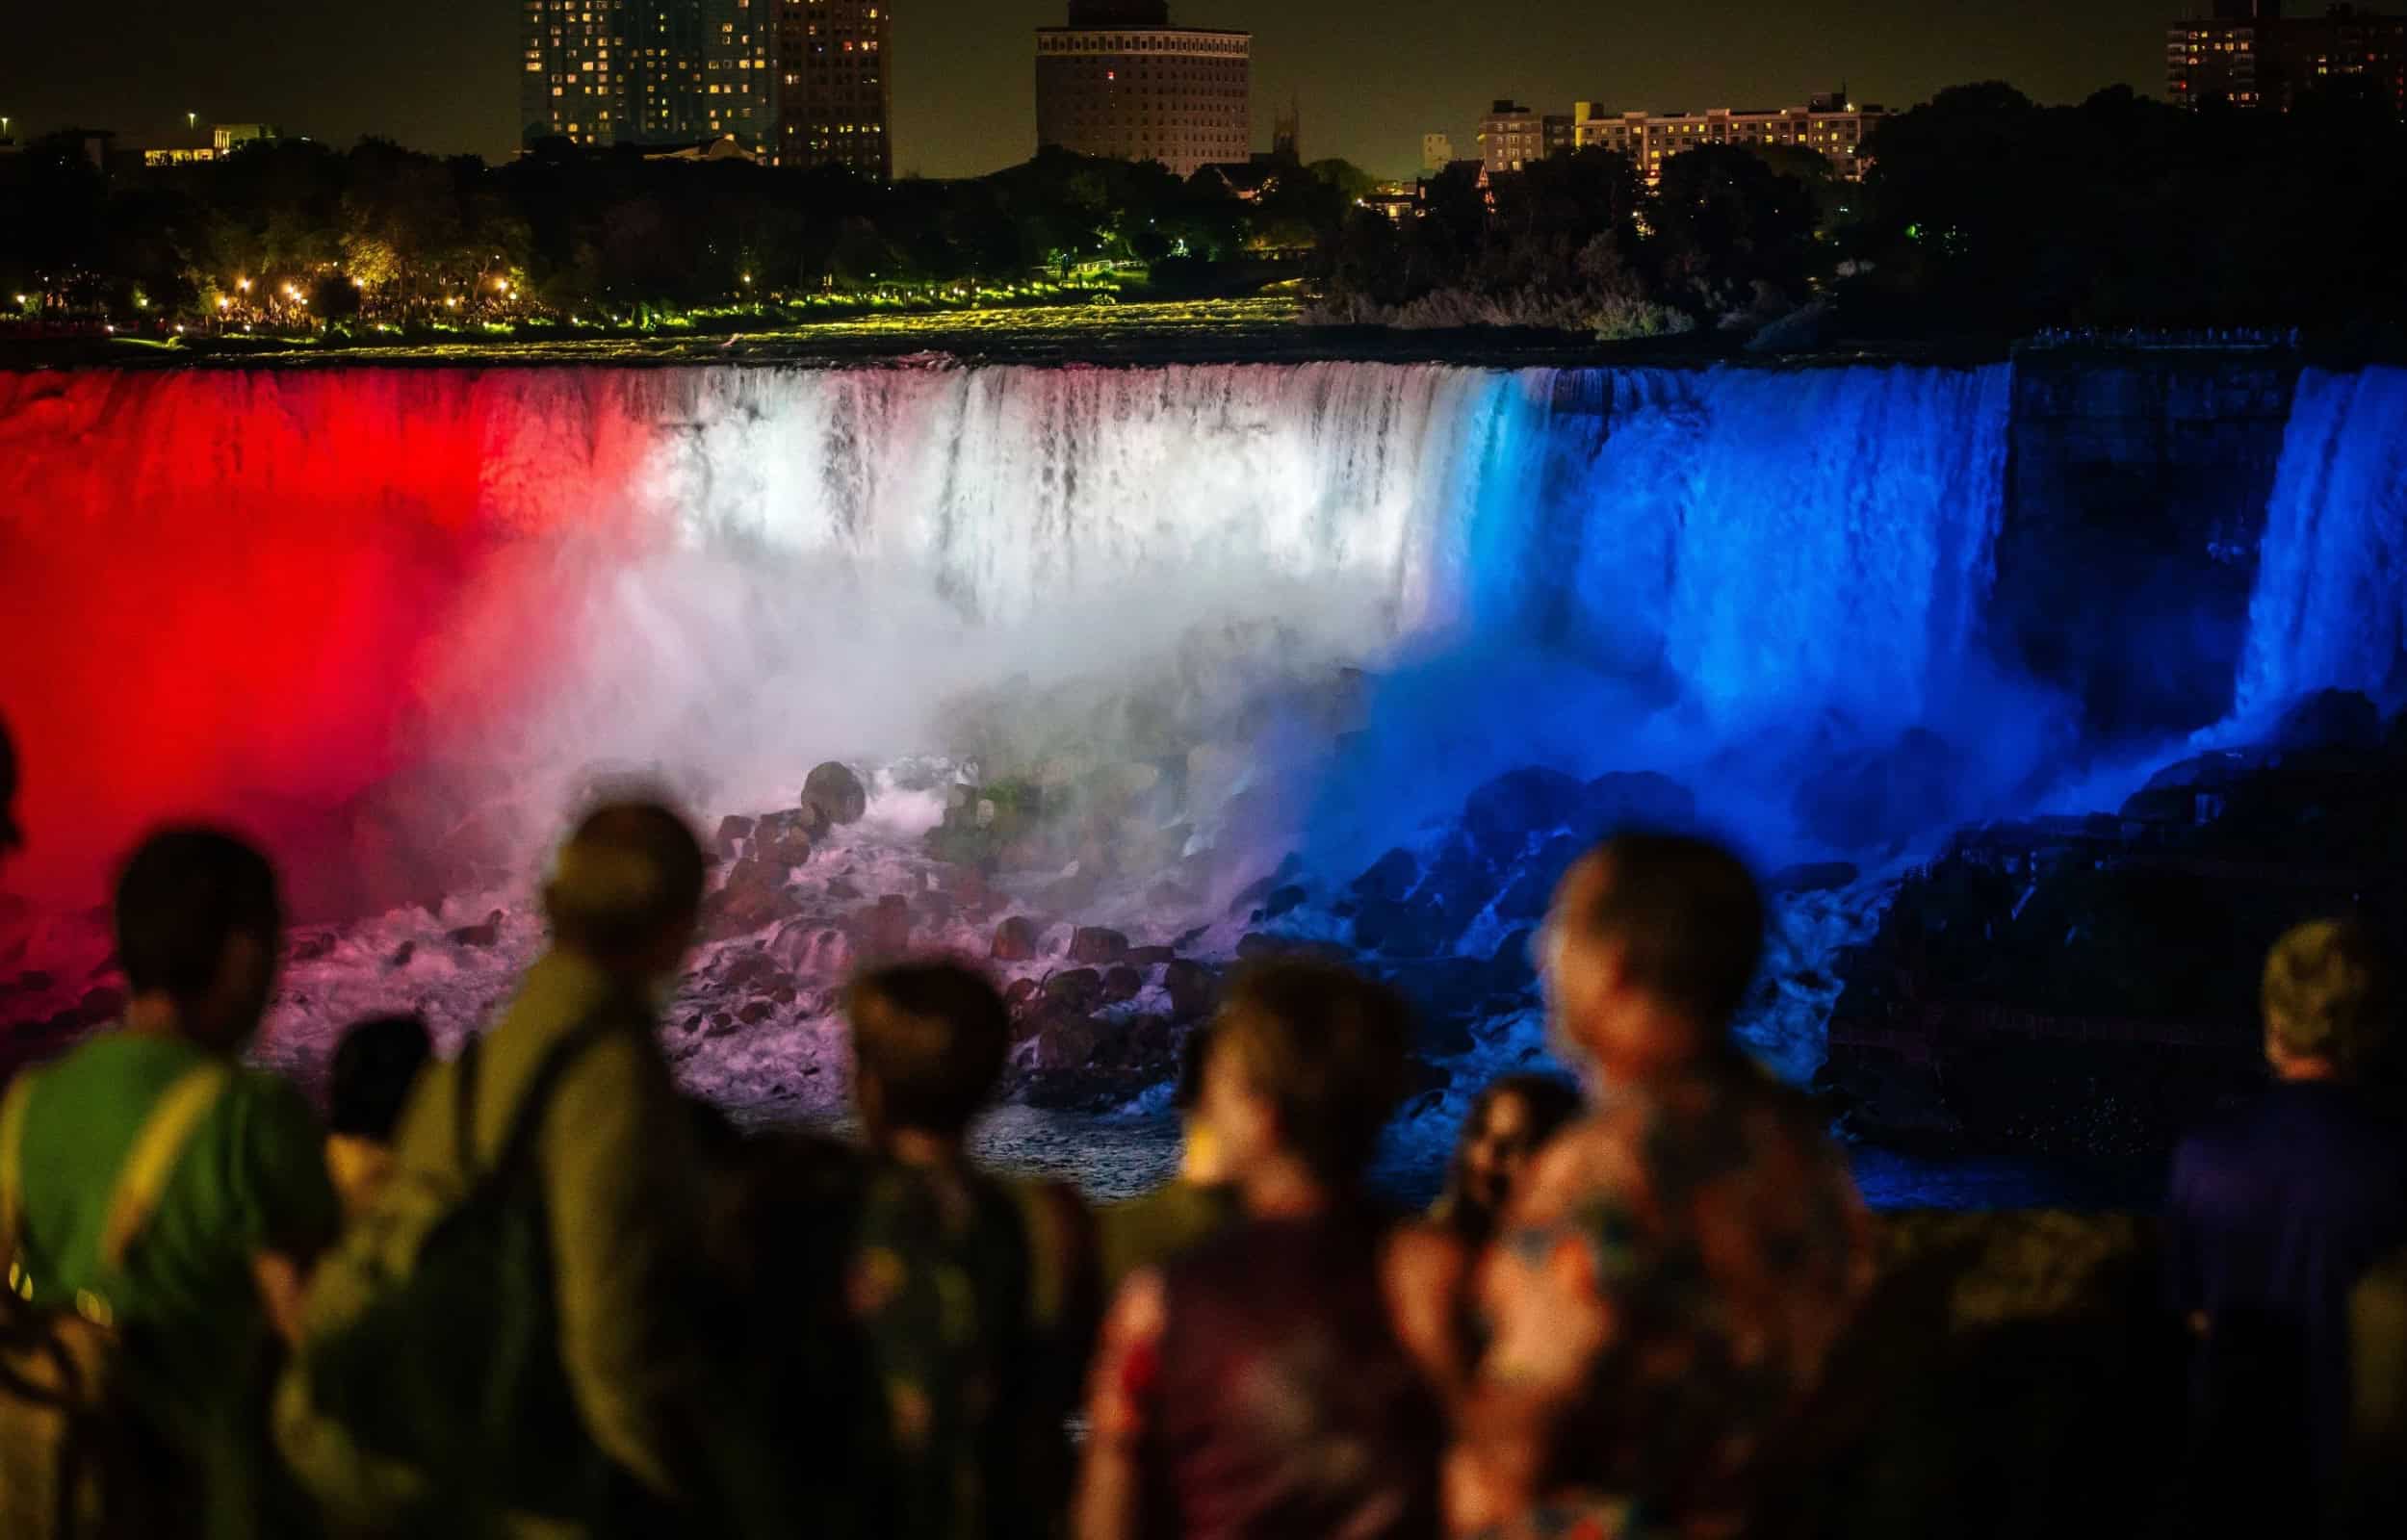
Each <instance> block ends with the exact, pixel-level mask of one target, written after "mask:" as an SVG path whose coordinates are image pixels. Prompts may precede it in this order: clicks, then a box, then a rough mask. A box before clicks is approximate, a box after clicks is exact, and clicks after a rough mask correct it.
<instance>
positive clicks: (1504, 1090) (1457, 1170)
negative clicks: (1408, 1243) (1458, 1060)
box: [1445, 1075, 1580, 1236]
mask: <svg viewBox="0 0 2407 1540" xmlns="http://www.w3.org/2000/svg"><path fill="white" fill-rule="evenodd" d="M1579 1112H1580V1091H1579V1088H1578V1087H1576V1086H1574V1085H1572V1084H1571V1083H1570V1082H1568V1081H1565V1080H1557V1079H1556V1078H1555V1077H1553V1076H1552V1075H1506V1076H1504V1077H1503V1078H1502V1079H1500V1080H1493V1081H1490V1082H1488V1087H1487V1089H1485V1090H1483V1091H1481V1092H1480V1093H1479V1096H1478V1099H1476V1100H1475V1101H1473V1102H1472V1103H1471V1111H1470V1116H1468V1117H1465V1118H1463V1119H1462V1135H1461V1137H1460V1138H1458V1139H1457V1140H1456V1142H1455V1146H1454V1162H1453V1164H1452V1165H1451V1166H1450V1167H1449V1168H1448V1169H1447V1177H1446V1201H1445V1213H1446V1219H1447V1220H1448V1221H1449V1222H1451V1223H1452V1224H1454V1225H1455V1226H1456V1227H1457V1228H1458V1229H1461V1230H1462V1231H1463V1232H1464V1233H1466V1234H1470V1235H1475V1236H1485V1235H1487V1234H1488V1232H1489V1231H1491V1230H1493V1229H1494V1228H1495V1223H1496V1218H1497V1216H1498V1215H1499V1214H1500V1213H1501V1212H1502V1211H1503V1209H1504V1206H1505V1202H1506V1200H1507V1199H1509V1198H1510V1197H1511V1196H1512V1195H1513V1187H1514V1183H1515V1182H1516V1181H1518V1180H1519V1179H1520V1175H1521V1173H1522V1172H1523V1171H1524V1170H1526V1169H1528V1168H1529V1164H1530V1162H1531V1160H1532V1159H1533V1158H1535V1157H1536V1156H1537V1154H1538V1152H1539V1151H1540V1149H1542V1148H1544V1147H1545V1144H1546V1142H1547V1141H1548V1140H1550V1139H1552V1138H1554V1137H1555V1135H1556V1133H1557V1132H1559V1131H1560V1130H1561V1129H1562V1128H1563V1126H1564V1125H1565V1124H1566V1123H1568V1122H1569V1121H1571V1119H1572V1118H1574V1117H1578V1116H1579Z"/></svg>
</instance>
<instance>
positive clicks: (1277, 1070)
mask: <svg viewBox="0 0 2407 1540" xmlns="http://www.w3.org/2000/svg"><path fill="white" fill-rule="evenodd" d="M1411 1038H1412V1016H1411V1011H1410V1009H1408V1008H1407V1007H1406V1005H1405V1003H1404V1001H1403V999H1402V998H1401V997H1400V996H1399V995H1397V994H1396V992H1395V991H1394V990H1392V989H1390V988H1386V987H1385V986H1384V985H1380V984H1374V983H1372V982H1371V981H1370V980H1368V979H1366V978H1364V977H1362V976H1361V975H1360V974H1359V973H1357V972H1355V971H1354V970H1353V969H1351V968H1346V967H1340V966H1338V965H1337V964H1335V963H1321V962H1313V961H1305V960H1291V959H1283V958H1282V959H1280V960H1277V961H1275V962H1270V963H1262V964H1260V965H1258V966H1255V967H1251V968H1248V969H1245V970H1244V971H1242V972H1240V973H1238V974H1237V975H1236V976H1235V977H1234V978H1232V979H1231V980H1230V981H1229V988H1228V990H1227V992H1226V993H1224V994H1223V995H1222V997H1221V1002H1220V1010H1219V1012H1218V1014H1216V1015H1215V1016H1214V1018H1213V1033H1212V1039H1211V1045H1210V1049H1209V1057H1208V1058H1207V1060H1206V1062H1205V1065H1204V1091H1203V1099H1202V1103H1201V1105H1202V1109H1203V1115H1204V1120H1205V1121H1206V1122H1207V1123H1208V1124H1209V1125H1210V1127H1211V1130H1212V1137H1213V1140H1214V1142H1215V1143H1216V1146H1217V1148H1218V1151H1219V1156H1220V1162H1221V1166H1222V1168H1223V1171H1224V1172H1225V1174H1226V1176H1227V1177H1228V1179H1229V1180H1231V1181H1236V1182H1245V1181H1248V1180H1250V1179H1251V1178H1253V1177H1255V1176H1256V1175H1258V1174H1259V1173H1260V1172H1261V1171H1262V1170H1263V1169H1264V1168H1266V1167H1268V1166H1269V1165H1271V1164H1272V1163H1275V1162H1277V1161H1280V1160H1281V1159H1291V1160H1293V1161H1294V1162H1296V1163H1298V1164H1299V1165H1300V1166H1301V1167H1302V1168H1303V1169H1304V1170H1305V1171H1306V1172H1307V1173H1308V1174H1309V1175H1310V1177H1311V1178H1312V1179H1314V1180H1315V1181H1317V1182H1319V1183H1321V1184H1322V1185H1324V1186H1327V1187H1331V1188H1347V1187H1351V1186H1353V1185H1355V1184H1356V1183H1358V1182H1359V1180H1360V1179H1361V1177H1362V1173H1363V1171H1364V1169H1365V1168H1367V1167H1368V1166H1369V1165H1370V1161H1371V1156H1372V1154H1373V1153H1374V1152H1375V1151H1376V1150H1377V1149H1378V1146H1379V1135H1380V1131H1381V1130H1382V1129H1384V1128H1385V1127H1386V1126H1387V1119H1388V1118H1389V1117H1391V1116H1393V1115H1394V1113H1395V1110H1396V1103H1397V1102H1398V1101H1399V1100H1400V1099H1402V1097H1403V1094H1404V1069H1405V1054H1406V1051H1407V1050H1408V1048H1409V1047H1410V1046H1411Z"/></svg>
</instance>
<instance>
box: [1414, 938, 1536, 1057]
mask: <svg viewBox="0 0 2407 1540" xmlns="http://www.w3.org/2000/svg"><path fill="white" fill-rule="evenodd" d="M1386 978H1387V983H1388V984H1389V986H1390V987H1392V988H1394V989H1395V991H1396V992H1397V993H1398V994H1401V995H1403V996H1404V997H1405V999H1406V1000H1408V1001H1410V1002H1411V1006H1412V1014H1413V1019H1414V1021H1415V1023H1416V1024H1417V1026H1418V1032H1417V1034H1416V1037H1415V1046H1417V1047H1418V1048H1419V1049H1420V1051H1421V1052H1423V1053H1425V1054H1432V1055H1436V1056H1440V1057H1443V1056H1447V1055H1452V1054H1458V1053H1463V1052H1466V1051H1468V1050H1469V1048H1470V1046H1471V1025H1472V1023H1473V1022H1476V1021H1480V1020H1484V1019H1485V1018H1486V1017H1488V1015H1489V1014H1493V1011H1494V1010H1495V1009H1497V1008H1500V1007H1501V1006H1502V1005H1504V1004H1506V1003H1508V1002H1504V1001H1502V1000H1500V999H1499V994H1498V989H1497V984H1496V976H1495V968H1494V966H1493V965H1492V964H1491V963H1489V962H1488V960H1487V959H1486V958H1476V957H1446V958H1436V959H1433V960H1431V961H1428V962H1425V963H1411V964H1408V965H1406V966H1402V967H1397V968H1394V969H1392V970H1390V971H1389V972H1388V973H1387V975H1386ZM1509 1003H1511V1004H1514V1005H1517V1004H1519V1002H1518V1001H1513V1002H1509Z"/></svg>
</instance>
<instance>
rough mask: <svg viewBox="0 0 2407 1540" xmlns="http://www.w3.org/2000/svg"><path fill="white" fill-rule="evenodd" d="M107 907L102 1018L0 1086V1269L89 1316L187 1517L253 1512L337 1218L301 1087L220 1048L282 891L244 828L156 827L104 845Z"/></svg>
mask: <svg viewBox="0 0 2407 1540" xmlns="http://www.w3.org/2000/svg"><path fill="white" fill-rule="evenodd" d="M115 911H116V939H117V957H118V960H119V962H120V963H121V964H122V965H123V967H124V970H125V982H126V991H127V999H126V1005H125V1014H124V1016H123V1019H122V1020H121V1021H120V1022H119V1023H118V1024H117V1025H116V1027H115V1028H114V1029H112V1030H110V1031H106V1032H103V1033H101V1034H99V1035H98V1036H96V1037H93V1038H91V1039H89V1040H86V1041H85V1042H83V1043H82V1044H81V1045H79V1046H78V1047H76V1048H75V1049H74V1050H73V1051H72V1052H70V1053H69V1054H68V1055H67V1056H66V1057H65V1058H64V1059H62V1060H60V1061H59V1062H57V1063H55V1064H52V1065H46V1066H42V1067H39V1068H33V1069H27V1070H25V1071H23V1072H21V1073H20V1074H19V1075H18V1076H17V1077H16V1079H15V1080H14V1082H13V1084H12V1085H11V1087H10V1089H9V1092H8V1095H7V1099H6V1102H5V1104H0V1165H4V1166H5V1168H6V1173H7V1176H6V1182H5V1184H4V1185H5V1186H6V1188H7V1189H8V1204H9V1208H10V1210H11V1213H10V1216H9V1218H10V1219H11V1220H12V1221H13V1231H14V1240H15V1254H14V1256H13V1259H12V1260H11V1264H10V1275H11V1283H12V1286H13V1289H14V1290H15V1292H16V1293H17V1295H18V1296H20V1297H21V1298H23V1299H25V1300H29V1301H31V1303H32V1304H33V1305H34V1306H35V1307H37V1308H38V1309H41V1310H46V1311H52V1312H60V1313H68V1312H71V1313H72V1314H73V1315H75V1316H76V1317H79V1318H80V1319H81V1320H82V1321H84V1322H89V1323H90V1324H91V1325H92V1326H94V1327H98V1328H101V1330H102V1331H103V1332H105V1333H106V1334H107V1338H108V1341H109V1343H110V1344H111V1356H112V1360H113V1362H112V1370H113V1373H115V1374H116V1376H117V1377H118V1379H119V1381H120V1383H121V1385H122V1389H123V1392H124V1394H125V1396H126V1397H127V1399H129V1401H130V1403H131V1405H132V1406H133V1407H134V1408H136V1409H137V1411H139V1412H140V1413H141V1414H142V1417H143V1419H144V1420H145V1421H146V1422H147V1423H148V1424H150V1425H151V1426H152V1428H153V1429H154V1431H155V1433H156V1436H157V1437H158V1438H159V1439H161V1440H162V1441H163V1442H164V1445H165V1447H166V1449H167V1450H168V1451H169V1453H170V1455H171V1463H172V1464H174V1465H175V1466H176V1467H177V1468H178V1469H177V1471H176V1473H175V1475H176V1477H177V1478H179V1479H190V1480H194V1481H197V1482H198V1483H199V1485H200V1491H199V1493H198V1495H197V1496H198V1500H199V1501H202V1502H204V1503H205V1504H206V1508H205V1512H206V1520H205V1525H206V1527H209V1528H211V1529H212V1530H214V1531H215V1532H219V1533H242V1532H246V1531H248V1530H250V1529H252V1528H254V1527H261V1526H268V1527H272V1523H273V1521H272V1519H271V1517H270V1515H271V1514H272V1512H274V1511H277V1510H276V1509H275V1506H274V1505H275V1503H276V1500H277V1498H278V1495H279V1494H278V1488H277V1487H276V1485H275V1483H274V1482H273V1480H272V1472H273V1470H274V1467H273V1462H272V1458H271V1457H270V1456H269V1453H268V1450H267V1447H266V1443H265V1437H264V1428H265V1425H266V1409H267V1404H268V1399H267V1398H268V1387H269V1385H270V1383H271V1380H272V1374H273V1371H274V1366H275V1363H276V1361H277V1358H278V1356H279V1348H280V1339H285V1338H289V1337H290V1336H291V1335H292V1334H293V1332H294V1330H295V1328H296V1323H297V1322H298V1317H299V1310H300V1296H301V1289H302V1284H303V1281H304V1278H305V1276H306V1274H307V1271H308V1269H309V1267H310V1265H311V1262H312V1260H313V1258H314V1257H315V1256H316V1255H317V1253H318V1251H319V1250H320V1248H321V1247H322V1246H324V1245H326V1244H327V1243H328V1242H330V1241H331V1240H332V1239H333V1237H334V1233H335V1230H336V1227H337V1225H338V1223H339V1222H340V1210H339V1207H338V1204H337V1202H336V1198H335V1194H334V1190H333V1188H332V1186H331V1185H330V1184H329V1182H328V1180H327V1177H326V1168H325V1163H324V1156H323V1135H322V1134H321V1132H320V1130H319V1126H318V1121H317V1118H316V1117H315V1115H313V1114H312V1112H311V1111H310V1109H309V1106H308V1104H307V1102H306V1101H305V1100H304V1099H303V1098H302V1097H301V1095H300V1093H299V1092H298V1091H297V1090H295V1089H294V1088H293V1087H292V1086H290V1085H288V1084H286V1083H285V1082H283V1081H281V1080H279V1079H277V1078H275V1077H273V1076H271V1075H267V1074H263V1073H259V1072H257V1071H253V1070H249V1069H246V1068H244V1067H243V1066H242V1065H241V1064H240V1062H239V1061H240V1055H241V1053H242V1051H243V1049H244V1048H245V1047H246V1045H247V1044H248V1042H249V1041H250V1039H251V1037H252V1034H253V1033H254V1032H256V1031H257V1029H258V1026H259V1021H260V1017H261V1015H262V1014H263V1013H264V1012H265V1011H266V1009H267V1005H268V1001H269V997H270V995H271V993H272V988H273V986H274V981H275V969H276V961H277V959H278V958H279V957H280V956H281V955H282V951H283V934H284V910H283V902H282V898H281V896H280V893H279V891H278V887H277V883H276V878H275V873H274V871H273V869H272V867H271V866H270V865H269V862H268V860H267V858H266V857H265V856H263V855H261V854H260V853H259V852H258V851H257V850H255V849H253V848H252V847H251V846H250V845H248V844H246V843H245V842H244V841H243V840H241V839H238V838H236V837H235V836H233V835H231V834H223V833H220V832H219V831H217V830H212V829H203V828H172V829H168V830H164V831H162V832H160V833H158V834H153V835H151V836H150V837H149V838H147V839H145V840H144V841H143V842H142V845H141V846H140V848H138V849H137V850H136V851H135V852H134V854H133V857H132V858H131V859H130V860H128V861H127V862H126V863H125V866H124V868H123V870H122V871H121V872H120V874H119V876H118V879H117V885H116V905H115ZM286 1516H287V1517H288V1518H289V1517H290V1515H289V1513H288V1514H287V1515H286ZM182 1517H183V1519H184V1521H185V1522H186V1523H188V1524H190V1526H191V1527H193V1528H194V1529H198V1528H201V1527H204V1522H203V1521H202V1520H201V1519H200V1518H199V1517H198V1516H197V1515H195V1514H194V1513H193V1512H191V1511H189V1510H187V1511H185V1512H184V1513H183V1515H182Z"/></svg>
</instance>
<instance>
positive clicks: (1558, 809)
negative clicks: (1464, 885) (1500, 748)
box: [1462, 765, 1588, 861]
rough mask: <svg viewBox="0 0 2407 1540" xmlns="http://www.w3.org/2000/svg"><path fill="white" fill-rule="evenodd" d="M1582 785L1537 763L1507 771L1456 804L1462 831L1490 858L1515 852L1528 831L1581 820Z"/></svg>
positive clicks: (1584, 792) (1583, 805) (1505, 857)
mask: <svg viewBox="0 0 2407 1540" xmlns="http://www.w3.org/2000/svg"><path fill="white" fill-rule="evenodd" d="M1587 800H1588V788H1587V786H1586V785H1584V784H1583V783H1581V782H1580V781H1579V780H1578V779H1577V778H1576V777H1573V776H1567V775H1565V774H1564V773H1563V772H1562V771H1560V770H1549V769H1546V768H1545V767H1544V766H1542V765H1526V766H1524V767H1522V768H1521V769H1518V770H1508V771H1506V772H1505V773H1504V774H1503V775H1500V776H1498V777H1496V779H1494V780H1493V781H1490V782H1488V783H1487V784H1486V785H1483V786H1481V787H1480V788H1479V789H1478V790H1477V791H1474V792H1472V793H1471V795H1470V797H1469V799H1468V800H1467V801H1465V802H1464V803H1463V805H1462V832H1463V833H1464V834H1468V835H1469V836H1470V837H1471V840H1472V842H1473V844H1474V845H1476V846H1477V847H1478V849H1479V850H1480V852H1481V853H1482V854H1483V855H1485V856H1487V857H1488V859H1489V860H1496V861H1506V860H1513V859H1514V858H1515V857H1517V856H1519V855H1520V854H1521V851H1522V849H1523V847H1525V846H1526V845H1527V844H1528V843H1529V839H1530V836H1531V835H1532V834H1545V833H1549V832H1551V831H1553V830H1557V829H1565V828H1568V827H1569V826H1570V825H1572V824H1574V823H1578V822H1580V821H1582V813H1583V811H1584V810H1585V809H1586V807H1587Z"/></svg>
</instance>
